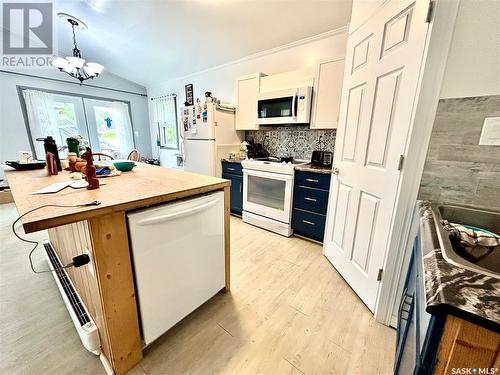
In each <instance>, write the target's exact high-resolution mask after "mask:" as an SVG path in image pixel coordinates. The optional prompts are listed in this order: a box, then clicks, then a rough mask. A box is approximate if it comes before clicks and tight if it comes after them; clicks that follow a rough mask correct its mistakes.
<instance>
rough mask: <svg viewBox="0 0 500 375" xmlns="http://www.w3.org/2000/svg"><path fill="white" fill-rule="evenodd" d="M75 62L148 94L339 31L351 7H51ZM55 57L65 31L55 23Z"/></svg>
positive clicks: (292, 1) (72, 0) (77, 1)
mask: <svg viewBox="0 0 500 375" xmlns="http://www.w3.org/2000/svg"><path fill="white" fill-rule="evenodd" d="M55 6H56V11H57V12H66V13H69V14H72V15H74V16H75V17H77V18H79V19H81V20H83V21H84V22H85V23H86V24H87V25H88V30H81V31H80V30H77V39H78V44H79V46H80V49H81V50H82V55H83V57H84V58H86V59H87V60H91V61H95V62H99V63H101V64H103V65H104V66H105V68H106V69H107V70H109V71H111V72H113V73H115V74H117V75H119V76H122V77H123V78H126V79H129V80H131V81H134V82H136V83H140V84H142V85H145V86H148V85H151V84H154V83H158V82H159V81H165V80H167V79H170V78H175V77H179V76H183V75H186V74H190V73H194V72H197V71H200V70H203V69H207V68H210V67H213V66H216V65H219V64H223V63H226V62H229V61H232V60H236V59H239V58H242V57H244V56H247V55H250V54H252V53H256V52H260V51H264V50H267V49H270V48H273V47H277V46H279V45H283V44H286V43H290V42H293V41H295V40H299V39H302V38H306V37H309V36H312V35H317V34H320V33H322V32H325V31H328V30H332V29H336V28H339V27H342V26H345V25H346V24H347V22H348V21H349V18H350V14H351V6H352V0H323V1H319V0H261V1H255V0H248V1H247V0H197V1H196V0H195V1H180V0H179V1H172V0H163V1H162V0H87V1H83V0H59V1H58V2H57V3H56V5H55ZM56 25H57V34H58V47H59V54H60V55H63V56H67V55H69V54H70V52H71V46H72V45H71V29H70V28H69V26H67V25H65V24H64V23H63V22H62V21H59V20H57V21H56Z"/></svg>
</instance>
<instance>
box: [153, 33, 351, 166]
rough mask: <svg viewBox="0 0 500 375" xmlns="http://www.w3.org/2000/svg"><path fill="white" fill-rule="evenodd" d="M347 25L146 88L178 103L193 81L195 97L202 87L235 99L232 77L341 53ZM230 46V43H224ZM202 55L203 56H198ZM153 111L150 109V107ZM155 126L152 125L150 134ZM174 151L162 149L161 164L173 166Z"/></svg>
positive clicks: (295, 66)
mask: <svg viewBox="0 0 500 375" xmlns="http://www.w3.org/2000/svg"><path fill="white" fill-rule="evenodd" d="M346 40H347V37H346V29H345V28H342V29H338V30H335V31H332V32H328V33H325V34H321V35H319V36H317V37H312V38H307V39H304V40H301V41H298V42H295V43H291V44H289V45H286V46H281V47H278V48H274V49H272V50H269V51H264V52H261V53H257V54H255V55H251V56H248V57H246V58H243V59H240V60H238V61H234V62H231V63H227V64H224V65H221V66H219V67H215V68H213V69H210V70H207V71H203V72H199V73H196V74H191V75H189V76H185V77H180V78H176V79H173V80H169V81H165V82H159V83H158V84H157V85H154V86H150V87H148V88H147V91H148V95H149V96H157V95H163V94H170V93H175V94H177V95H178V103H179V105H182V103H184V101H185V93H184V85H186V84H188V83H192V84H193V85H194V94H195V98H200V99H202V98H204V93H205V91H211V92H212V94H213V95H214V96H216V97H217V99H221V100H223V101H227V102H231V103H234V102H235V92H234V89H235V79H236V78H237V77H239V76H242V75H245V74H251V73H256V72H263V73H266V74H268V75H271V74H277V73H283V72H287V71H290V70H297V69H303V68H307V67H312V66H314V64H315V61H316V60H318V59H322V58H328V57H343V56H345V49H346ZM227 48H231V46H227ZM200 58H203V56H200ZM150 113H152V111H150ZM155 134H156V129H152V136H153V138H154V135H155ZM176 153H177V152H173V151H169V150H161V161H162V165H164V166H175V158H174V155H175V154H176Z"/></svg>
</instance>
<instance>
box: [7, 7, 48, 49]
mask: <svg viewBox="0 0 500 375" xmlns="http://www.w3.org/2000/svg"><path fill="white" fill-rule="evenodd" d="M2 11H3V17H2V21H3V40H2V42H3V49H2V51H3V53H4V55H34V54H37V55H50V54H52V52H53V49H52V45H53V38H52V37H53V35H52V34H53V31H52V3H3V9H2Z"/></svg>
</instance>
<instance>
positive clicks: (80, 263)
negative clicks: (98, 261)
mask: <svg viewBox="0 0 500 375" xmlns="http://www.w3.org/2000/svg"><path fill="white" fill-rule="evenodd" d="M100 204H101V202H99V201H92V202H88V203H83V204H71V205H64V204H44V205H43V206H39V207H35V208H33V209H31V210H29V211H26V212H25V213H24V214H22V215H20V216H19V217H18V218H17V219H16V220H14V222H13V223H12V232H13V233H14V235H15V236H16V237H17V238H18V239H20V240H21V241H23V242H27V243H30V244H35V246H34V247H33V248H32V249H31V251H30V252H29V255H28V259H29V261H30V267H31V270H32V271H33V273H45V272H54V271H60V270H62V269H65V268H69V267H73V266H75V267H80V266H83V265H84V264H87V263H88V262H89V261H90V259H88V261H86V262H85V260H87V258H88V255H86V254H83V255H85V256H86V257H87V258H86V259H85V260H83V261H82V260H81V259H79V257H82V255H79V256H77V257H75V258H73V262H70V263H68V264H66V265H65V266H63V267H60V268H56V269H48V270H46V271H37V270H35V268H34V266H33V259H32V255H33V252H34V251H35V250H36V248H37V247H38V245H39V242H38V241H34V240H28V239H26V238H23V237H21V236H20V235H19V234H17V232H16V228H15V226H16V224H17V222H18V221H19V220H21V219H22V218H23V217H24V216H26V215H28V214H29V213H32V212H33V211H37V210H40V209H42V208H46V207H60V208H72V207H89V206H98V205H100Z"/></svg>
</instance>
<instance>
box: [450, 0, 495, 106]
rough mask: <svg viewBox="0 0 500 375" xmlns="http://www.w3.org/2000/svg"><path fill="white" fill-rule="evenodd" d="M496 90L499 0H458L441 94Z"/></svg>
mask: <svg viewBox="0 0 500 375" xmlns="http://www.w3.org/2000/svg"><path fill="white" fill-rule="evenodd" d="M498 94H500V1H498V0H481V1H478V0H461V1H460V8H459V10H458V17H457V20H456V23H455V30H454V33H453V40H452V42H451V47H450V53H449V55H448V61H447V64H446V71H445V76H444V81H443V86H442V87H441V98H461V97H471V96H486V95H498Z"/></svg>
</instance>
